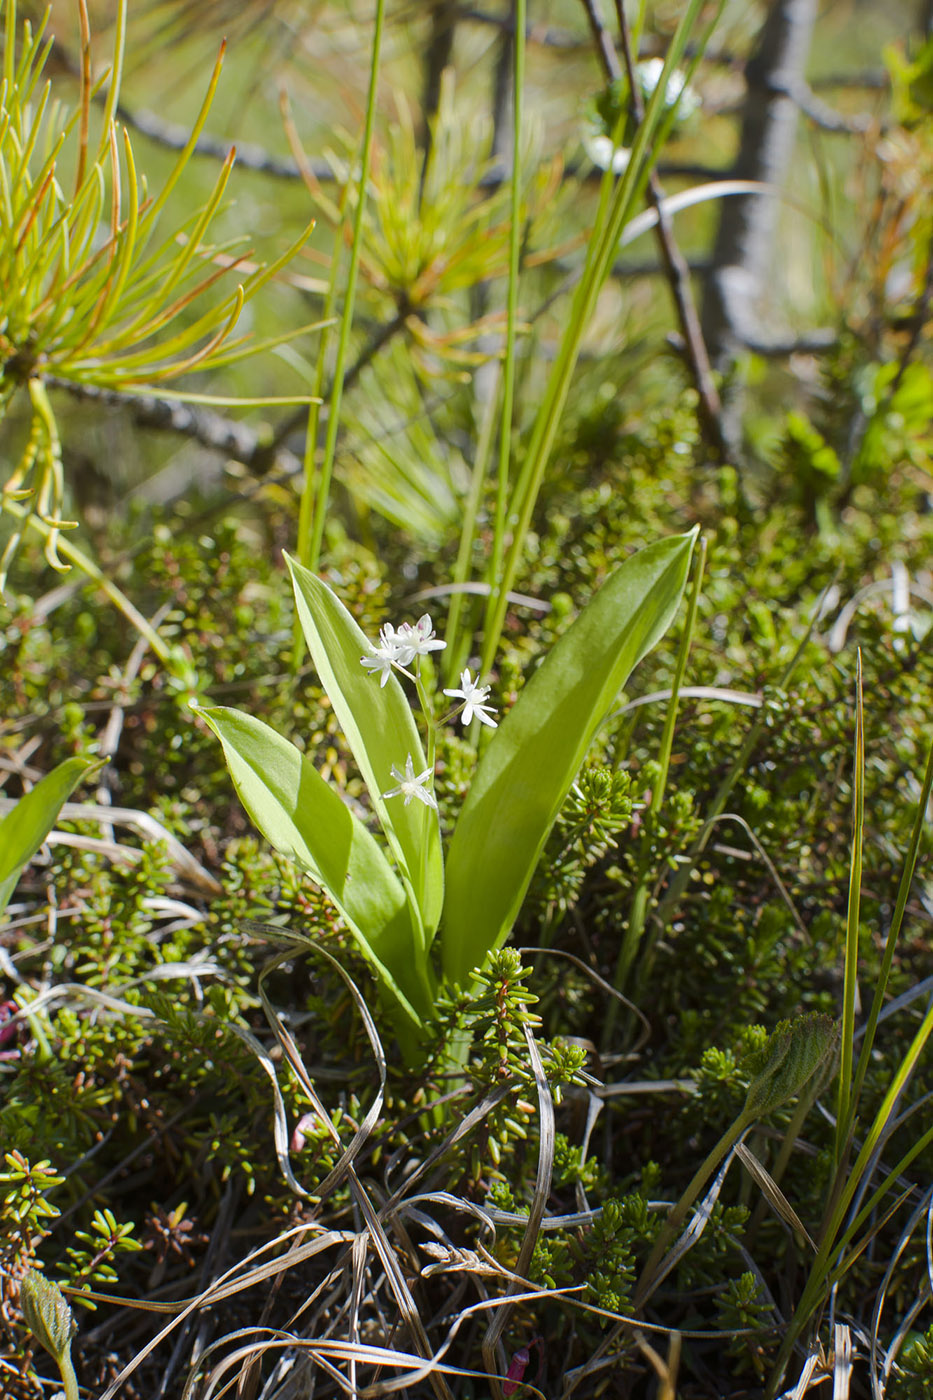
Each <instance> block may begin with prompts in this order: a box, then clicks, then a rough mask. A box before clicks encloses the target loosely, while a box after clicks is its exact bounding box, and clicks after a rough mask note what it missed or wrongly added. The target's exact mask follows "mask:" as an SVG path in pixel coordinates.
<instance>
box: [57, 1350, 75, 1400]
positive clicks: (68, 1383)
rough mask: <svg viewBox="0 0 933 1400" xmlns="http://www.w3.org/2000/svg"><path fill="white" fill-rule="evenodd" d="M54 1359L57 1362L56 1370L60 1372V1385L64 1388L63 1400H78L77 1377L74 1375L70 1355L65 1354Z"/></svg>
mask: <svg viewBox="0 0 933 1400" xmlns="http://www.w3.org/2000/svg"><path fill="white" fill-rule="evenodd" d="M56 1359H57V1361H58V1369H59V1371H60V1372H61V1377H62V1384H63V1385H64V1387H65V1400H79V1394H78V1377H77V1376H76V1375H75V1368H74V1366H73V1365H72V1361H71V1354H70V1353H69V1352H65V1353H64V1354H63V1355H62V1356H59V1357H57V1358H56Z"/></svg>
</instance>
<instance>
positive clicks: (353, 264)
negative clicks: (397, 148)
mask: <svg viewBox="0 0 933 1400" xmlns="http://www.w3.org/2000/svg"><path fill="white" fill-rule="evenodd" d="M384 19H385V0H376V20H375V28H374V31H373V45H372V59H371V63H370V69H369V91H368V94H367V98H366V122H365V126H364V129H363V148H362V150H361V152H360V179H359V190H358V195H357V201H356V212H355V214H354V217H353V243H352V246H351V248H350V266H349V269H348V271H347V287H346V292H345V294H344V304H343V315H342V316H341V318H340V336H339V339H338V341H337V357H336V360H335V363H334V382H333V387H332V389H331V395H330V404H329V406H328V417H327V436H326V438H325V440H324V458H323V461H322V462H321V475H320V479H319V481H318V483H317V491H316V494H315V503H314V510H313V520H312V522H311V532H310V540H309V542H308V543H307V552H306V553H305V552H304V551H303V549H302V545H303V544H304V541H303V540H299V543H298V558H299V561H300V562H301V563H302V564H305V565H306V566H307V567H308V568H309V569H314V570H316V569H317V567H318V564H319V562H320V557H321V546H322V543H323V540H324V517H325V515H326V514H327V501H328V497H329V495H330V483H331V479H332V477H333V474H334V459H335V457H336V455H337V433H338V431H339V427H340V403H341V399H342V396H343V374H344V366H345V365H346V362H347V352H348V350H349V346H350V331H351V328H352V325H353V302H354V299H355V296H356V282H357V276H358V273H359V266H360V253H361V251H362V247H363V217H364V213H365V208H366V182H367V180H368V178H369V161H370V153H371V151H372V144H373V130H374V127H375V121H376V89H377V85H378V81H379V60H380V55H381V52H382V30H383V23H384ZM335 254H336V250H335ZM307 450H308V451H310V452H312V453H313V451H314V447H313V444H311V442H310V437H309V444H308V448H307ZM306 479H307V478H306ZM306 489H307V488H306Z"/></svg>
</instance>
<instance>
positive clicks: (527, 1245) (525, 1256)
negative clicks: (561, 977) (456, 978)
mask: <svg viewBox="0 0 933 1400" xmlns="http://www.w3.org/2000/svg"><path fill="white" fill-rule="evenodd" d="M522 1029H523V1030H524V1032H525V1043H526V1044H527V1046H528V1056H529V1059H530V1060H531V1067H532V1070H533V1071H534V1077H535V1087H536V1088H537V1091H538V1171H537V1178H536V1180H535V1191H534V1196H533V1197H532V1200H531V1206H530V1209H529V1211H528V1224H527V1226H526V1228H525V1235H524V1238H523V1240H522V1246H521V1249H520V1250H519V1252H518V1259H517V1260H516V1263H515V1272H516V1273H517V1274H521V1275H524V1274H527V1272H528V1269H529V1267H530V1265H531V1259H532V1255H533V1254H534V1251H535V1245H536V1244H537V1242H538V1235H539V1233H540V1230H541V1221H542V1220H543V1218H544V1208H545V1206H546V1205H547V1198H548V1196H549V1194H550V1191H551V1172H552V1170H553V1167H554V1102H553V1099H552V1098H551V1088H550V1085H549V1084H548V1082H547V1076H546V1075H545V1073H544V1066H543V1064H542V1063H541V1056H540V1054H539V1053H538V1047H537V1045H536V1043H535V1038H534V1035H533V1033H532V1031H531V1028H530V1027H529V1026H527V1025H525V1026H523V1027H522ZM513 1291H514V1288H510V1290H509V1292H510V1293H511V1292H513ZM511 1312H512V1308H511V1306H506V1307H503V1308H500V1309H499V1310H498V1311H497V1312H496V1314H495V1316H494V1317H493V1320H492V1321H491V1322H490V1324H489V1326H488V1328H487V1329H486V1335H485V1337H484V1338H483V1361H484V1362H485V1363H486V1368H487V1370H488V1371H489V1375H490V1380H491V1382H492V1393H493V1396H494V1397H495V1400H500V1397H501V1394H502V1388H501V1386H500V1384H499V1380H498V1377H497V1375H496V1365H495V1361H496V1346H497V1345H498V1343H499V1339H500V1338H501V1336H502V1333H503V1331H504V1330H505V1325H506V1323H507V1322H508V1320H509V1317H510V1316H511Z"/></svg>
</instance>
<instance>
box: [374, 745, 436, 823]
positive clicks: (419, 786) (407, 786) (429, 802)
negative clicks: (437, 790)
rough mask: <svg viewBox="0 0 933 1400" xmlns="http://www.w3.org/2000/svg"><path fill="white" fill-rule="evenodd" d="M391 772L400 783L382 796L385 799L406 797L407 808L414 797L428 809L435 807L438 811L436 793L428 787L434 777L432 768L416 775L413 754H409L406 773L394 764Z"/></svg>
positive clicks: (406, 761)
mask: <svg viewBox="0 0 933 1400" xmlns="http://www.w3.org/2000/svg"><path fill="white" fill-rule="evenodd" d="M390 772H391V774H392V777H393V778H395V779H396V781H397V782H398V787H394V788H390V789H389V791H388V792H384V793H383V794H382V796H383V797H404V799H405V806H406V807H407V806H408V804H409V802H410V801H411V799H412V798H413V797H417V799H418V801H419V802H423V803H424V805H425V806H426V807H433V808H434V810H435V811H437V802H436V801H435V798H434V793H433V792H431V791H430V790H429V788H428V787H427V784H428V783H430V781H431V779H432V777H433V776H434V775H433V773H432V771H431V769H430V768H426V769H425V770H424V772H423V773H418V774H416V773H415V765H414V763H413V762H412V759H411V754H409V755H408V757H407V759H406V760H405V772H404V773H403V772H402V770H401V769H400V768H398V767H397V766H396V765H395V764H394V763H393V764H392V767H391V769H390Z"/></svg>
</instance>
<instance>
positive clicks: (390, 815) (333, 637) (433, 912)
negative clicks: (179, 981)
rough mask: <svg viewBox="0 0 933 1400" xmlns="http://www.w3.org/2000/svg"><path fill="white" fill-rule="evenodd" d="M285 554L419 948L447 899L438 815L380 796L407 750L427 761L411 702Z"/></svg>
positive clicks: (311, 647)
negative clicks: (413, 918) (418, 925)
mask: <svg viewBox="0 0 933 1400" xmlns="http://www.w3.org/2000/svg"><path fill="white" fill-rule="evenodd" d="M285 557H286V560H287V563H288V567H289V569H290V570H291V575H292V583H293V585H294V589H295V601H296V605H297V610H298V617H299V620H300V622H301V628H302V631H303V632H304V636H305V641H306V643H307V646H308V651H309V652H310V654H311V659H312V660H313V662H314V665H315V668H316V670H317V673H318V675H319V676H320V678H321V683H322V685H323V686H324V689H325V690H326V692H327V694H328V696H329V697H330V702H331V704H332V705H333V707H334V714H335V715H336V716H337V719H338V720H339V722H340V727H341V729H342V730H343V732H344V734H345V735H346V739H347V743H348V744H349V745H350V749H351V750H352V753H353V757H354V758H355V759H356V762H357V765H358V767H359V770H360V773H361V774H362V776H363V780H364V782H365V783H366V786H367V787H368V788H369V793H370V797H371V799H372V805H373V809H374V811H375V812H376V815H377V816H378V818H379V821H380V822H381V824H382V829H383V831H384V832H385V833H386V836H387V837H388V840H389V843H390V845H391V846H392V849H393V851H394V853H395V855H396V858H397V859H398V862H399V867H400V870H401V873H402V878H403V880H404V881H405V883H406V885H407V886H408V888H409V890H410V891H411V895H412V899H413V902H414V905H415V908H416V909H417V910H418V913H419V917H420V918H421V920H422V921H423V924H424V931H423V939H422V947H423V948H425V949H426V948H427V947H428V946H429V945H430V942H431V939H432V937H433V935H434V932H435V930H436V929H437V925H438V923H439V921H440V916H441V907H442V904H443V898H444V863H443V857H442V855H441V834H440V826H439V824H438V819H437V813H436V812H434V811H431V810H430V809H428V808H427V807H425V806H424V805H423V804H422V803H420V802H416V803H412V804H411V805H410V806H408V807H406V806H405V805H404V803H403V802H402V801H401V799H400V798H394V799H393V800H392V804H391V806H388V805H387V804H386V803H385V802H384V801H383V798H382V795H381V794H382V793H384V792H387V791H388V789H389V788H393V787H395V786H396V780H395V778H393V776H392V773H391V769H392V765H393V764H395V765H396V766H397V767H399V768H404V767H405V760H406V758H407V756H408V755H409V754H411V756H412V762H413V763H414V765H415V770H416V772H419V773H420V772H422V771H423V770H424V769H425V768H426V767H427V766H428V765H427V762H426V760H425V757H424V750H423V748H422V746H421V737H420V735H419V733H418V728H417V725H416V724H415V720H414V716H413V714H412V710H411V705H410V704H409V701H408V697H407V696H406V694H405V692H404V690H403V689H402V687H401V685H400V684H399V682H398V681H397V680H396V678H395V676H394V675H393V676H390V677H389V680H388V682H387V684H386V685H384V686H382V685H380V684H379V682H378V681H377V679H376V677H375V676H372V675H370V674H369V672H367V671H365V670H364V669H363V667H362V666H361V665H360V657H361V656H365V655H367V654H368V653H369V651H370V643H369V641H368V639H367V637H366V636H365V634H364V633H363V632H362V631H361V630H360V628H359V627H358V626H357V624H356V622H355V621H354V619H353V617H352V616H351V615H350V613H349V612H348V611H347V609H346V608H345V607H344V605H343V603H341V601H340V599H339V598H338V597H337V595H336V594H335V593H334V592H333V591H332V590H331V589H330V588H328V586H327V584H326V583H323V582H322V581H321V579H319V578H318V577H317V576H316V575H315V574H312V573H311V572H310V571H309V570H308V569H305V568H302V566H301V565H300V564H299V563H297V561H296V560H294V559H290V558H289V557H288V555H286V556H285Z"/></svg>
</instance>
